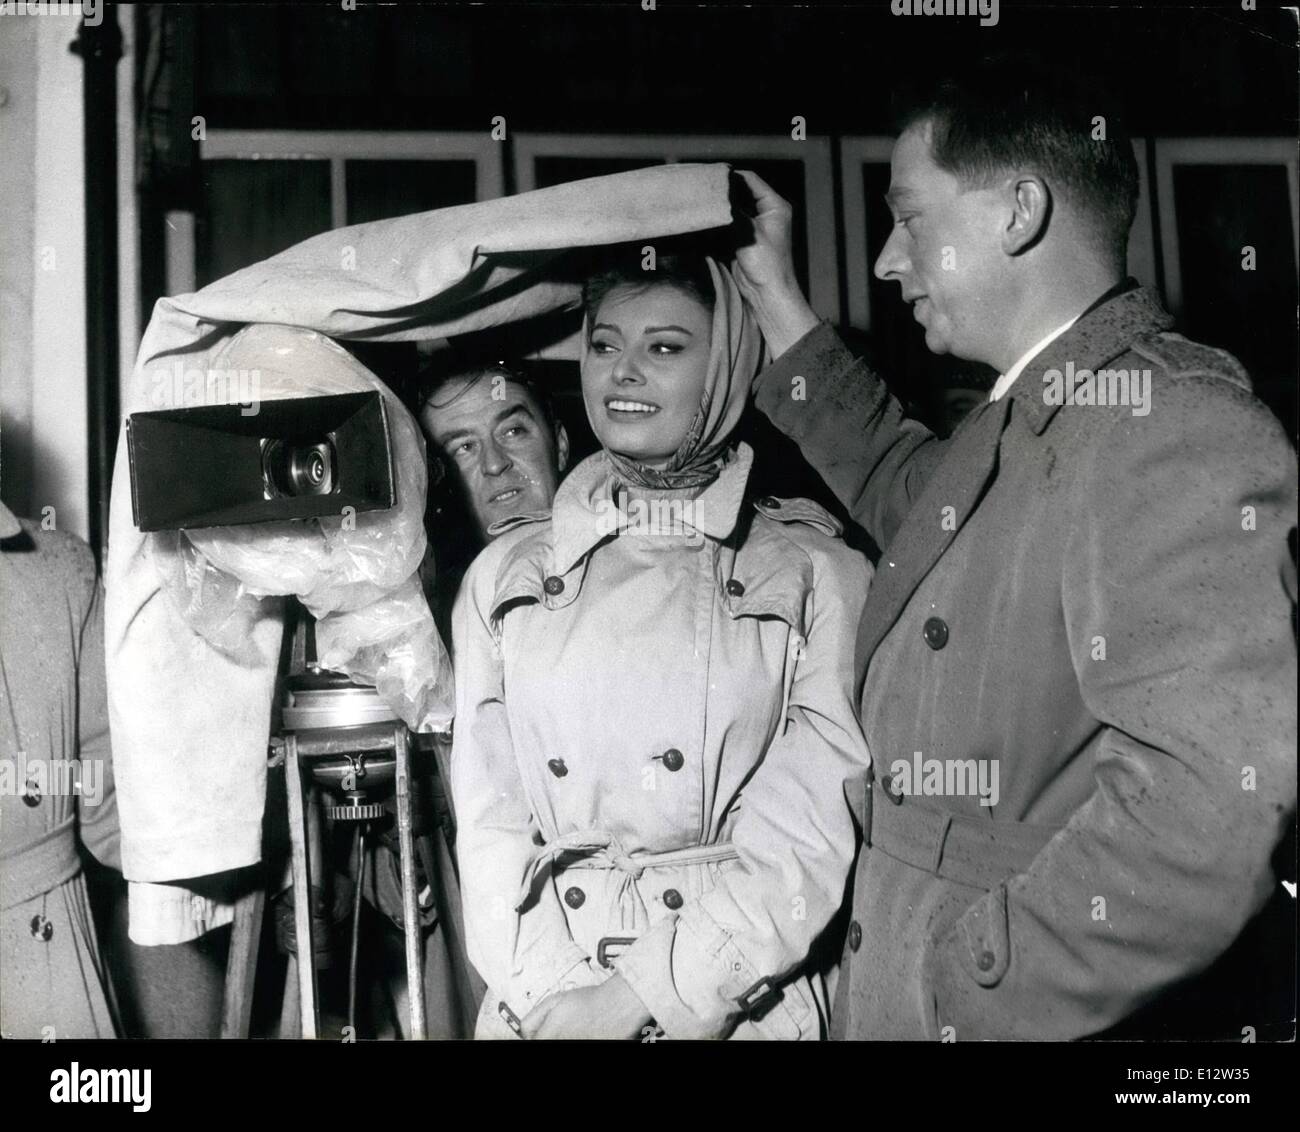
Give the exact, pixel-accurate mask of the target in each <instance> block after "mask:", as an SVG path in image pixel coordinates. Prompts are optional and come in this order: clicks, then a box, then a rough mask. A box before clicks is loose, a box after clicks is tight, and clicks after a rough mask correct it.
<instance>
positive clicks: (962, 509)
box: [854, 397, 1010, 695]
mask: <svg viewBox="0 0 1300 1132" xmlns="http://www.w3.org/2000/svg"><path fill="white" fill-rule="evenodd" d="M1009 404H1010V399H1009V398H1007V397H1002V398H1000V399H999V400H997V401H992V402H985V403H984V404H983V405H981V406H979V408H977V409H976V410H975V412H974V413H972V414H971V416H970V417H968V418H967V420H966V421H965V423H964V424H963V425H962V427H961V429H960V430H959V431H958V432H957V433H956V435H955V436H954V437H953V438H952V441H951V443H950V446H949V449H948V452H947V453H946V454H945V456H944V458H943V460H942V461H941V462H940V464H939V466H938V468H936V469H935V471H934V473H933V475H932V476H931V477H930V482H929V483H928V484H926V486H925V490H924V491H923V492H922V493H921V498H920V499H918V500H917V502H916V505H915V506H914V507H913V508H912V511H911V513H910V514H909V515H908V519H907V522H905V523H904V524H903V526H902V528H901V529H900V530H899V532H898V534H897V536H896V537H895V538H894V541H893V542H892V543H891V544H890V545H889V547H888V548H887V549H886V550H885V552H884V553H883V554H882V555H881V557H880V565H879V566H878V567H877V570H876V576H875V579H874V580H873V581H872V584H871V590H870V592H869V593H868V596H867V604H866V608H865V609H864V610H863V611H862V621H861V623H860V624H859V625H858V640H857V649H856V657H855V662H856V663H855V669H854V670H855V671H856V672H857V673H858V694H859V695H861V692H862V683H863V680H864V679H865V676H866V667H867V663H868V662H869V661H870V660H871V657H872V655H873V654H874V653H875V651H876V649H877V648H878V647H879V645H880V642H881V641H882V640H884V638H885V634H886V633H888V632H889V630H890V629H892V628H893V626H894V622H896V621H897V620H898V618H899V616H900V615H901V614H902V612H903V607H904V606H906V605H907V603H908V600H909V599H910V598H911V596H912V594H913V593H914V592H915V591H916V587H917V586H919V585H920V584H921V579H923V578H924V577H925V576H926V574H928V573H929V572H930V570H931V569H932V568H933V566H934V564H935V563H936V562H937V561H938V560H939V556H940V555H941V554H943V552H944V551H945V550H947V549H948V544H949V543H951V542H952V540H953V539H954V538H955V537H956V535H957V532H958V531H959V530H961V528H962V526H963V524H965V522H966V520H967V519H968V518H969V517H970V515H971V513H972V512H973V511H974V510H975V506H976V504H978V503H979V500H980V497H981V496H982V495H983V494H984V488H985V486H986V485H987V484H988V481H989V479H990V477H991V476H992V475H993V472H994V470H995V469H996V468H997V457H998V443H999V441H1000V440H1001V438H1002V429H1003V427H1004V426H1005V425H1006V420H1007V407H1008V405H1009ZM945 507H951V508H953V511H952V512H951V515H952V521H950V522H945V521H944V520H945V514H946V513H945V511H944V508H945Z"/></svg>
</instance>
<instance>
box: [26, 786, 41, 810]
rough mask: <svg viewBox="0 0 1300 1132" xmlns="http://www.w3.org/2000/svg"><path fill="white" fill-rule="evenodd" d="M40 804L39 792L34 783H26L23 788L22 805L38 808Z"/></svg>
mask: <svg viewBox="0 0 1300 1132" xmlns="http://www.w3.org/2000/svg"><path fill="white" fill-rule="evenodd" d="M40 804H41V791H40V788H39V787H38V786H37V785H36V783H34V782H31V781H28V782H27V784H26V785H25V786H24V787H23V805H24V806H39V805H40Z"/></svg>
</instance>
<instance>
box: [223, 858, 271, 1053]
mask: <svg viewBox="0 0 1300 1132" xmlns="http://www.w3.org/2000/svg"><path fill="white" fill-rule="evenodd" d="M265 907H266V889H265V888H264V887H263V885H262V881H261V880H260V879H259V880H258V882H257V884H256V886H255V887H254V888H252V889H251V890H249V891H248V892H246V893H244V894H243V895H242V896H241V897H239V899H238V900H237V901H236V902H235V924H234V927H233V928H232V929H231V932H230V956H229V958H228V959H227V960H226V989H225V992H224V996H223V1002H222V1006H221V1036H222V1037H223V1038H246V1037H248V1023H249V1018H250V1017H251V1016H252V1013H253V983H254V980H255V979H256V976H257V947H258V944H259V942H260V941H261V938H262V911H263V909H264V908H265Z"/></svg>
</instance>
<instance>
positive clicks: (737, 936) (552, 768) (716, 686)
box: [452, 445, 871, 1038]
mask: <svg viewBox="0 0 1300 1132" xmlns="http://www.w3.org/2000/svg"><path fill="white" fill-rule="evenodd" d="M751 459H752V453H751V452H750V451H749V449H748V448H747V447H746V446H744V445H741V446H740V448H739V450H738V451H737V452H736V453H735V454H733V455H732V456H731V458H730V459H729V460H728V462H727V464H726V466H725V467H724V469H723V471H722V473H721V474H720V476H719V477H718V479H717V480H715V481H714V482H713V483H712V484H710V485H708V486H707V487H706V488H704V489H699V488H696V489H687V490H679V491H675V492H659V493H656V500H658V501H659V506H658V509H657V510H654V509H651V508H650V507H648V506H647V505H646V503H645V501H644V500H643V499H639V498H638V495H640V494H643V493H637V494H636V495H633V494H631V493H628V492H627V489H625V488H621V489H620V485H617V484H616V483H615V482H614V480H613V475H612V473H611V470H610V467H609V464H608V463H607V461H606V459H605V456H604V454H603V453H597V454H596V455H594V456H592V457H591V458H589V459H588V460H586V461H584V462H583V463H582V464H581V465H579V466H578V467H577V468H576V469H575V470H574V471H573V473H572V474H571V475H570V476H569V478H568V479H567V480H566V481H565V482H564V484H563V485H562V486H561V488H560V491H559V493H558V494H557V496H556V499H555V503H554V507H553V510H552V512H551V515H550V516H549V517H548V516H545V515H538V516H535V517H524V518H520V519H515V520H512V521H511V522H512V523H513V524H514V526H513V527H512V528H511V529H509V530H507V531H506V532H505V533H503V534H501V535H500V536H499V537H498V538H497V539H496V541H494V542H493V543H492V544H490V545H489V546H488V548H487V549H486V550H485V551H484V552H483V554H482V555H480V557H479V558H478V559H477V560H476V561H475V563H474V565H473V566H472V567H471V569H470V571H469V572H468V574H467V575H466V578H465V582H464V584H463V586H462V588H461V591H460V595H459V598H458V601H457V608H456V611H455V614H454V636H455V654H456V663H457V712H456V724H455V742H454V746H453V753H452V787H453V793H454V798H455V805H456V811H457V821H458V826H459V835H458V836H459V841H458V853H459V856H460V867H461V879H462V885H463V894H464V901H465V916H466V929H467V935H468V938H469V947H470V957H471V960H472V961H473V962H474V964H475V965H476V966H477V968H478V970H479V972H480V974H481V975H482V976H483V977H484V979H485V980H486V981H487V983H488V986H489V990H488V995H487V997H486V999H485V1000H484V1004H483V1009H482V1011H481V1012H480V1016H479V1026H478V1033H479V1035H480V1036H503V1037H508V1036H511V1034H512V1033H514V1032H516V1028H517V1024H518V1022H517V1020H518V1019H522V1018H523V1017H525V1016H526V1015H527V1013H528V1012H529V1011H530V1010H531V1009H532V1008H533V1007H534V1006H536V1005H537V1004H538V1003H539V1002H540V1001H541V1000H542V999H543V998H545V997H546V996H547V995H549V994H551V993H553V992H555V991H558V990H564V989H569V988H572V987H576V986H585V985H593V984H596V983H599V982H601V981H602V980H603V979H605V978H608V977H609V976H610V975H611V974H612V973H613V971H614V970H615V969H616V970H617V971H618V972H619V973H620V974H622V975H623V976H624V978H625V979H626V980H627V981H628V982H629V983H630V984H631V986H632V988H633V989H634V990H635V991H636V993H637V994H638V995H639V996H640V997H641V999H642V1000H643V1001H644V1003H645V1004H646V1007H647V1009H648V1011H649V1012H650V1013H651V1014H652V1016H653V1017H654V1019H655V1022H656V1023H657V1025H658V1027H659V1028H660V1029H661V1030H662V1031H663V1034H664V1036H667V1037H670V1038H702V1037H707V1038H713V1037H727V1036H731V1035H733V1034H734V1035H735V1036H737V1037H773V1038H816V1037H818V1036H820V1035H821V1034H822V1033H823V1032H824V1029H825V1014H826V1001H827V999H826V990H827V988H826V987H825V985H824V980H823V978H822V976H821V975H820V974H818V973H817V972H815V971H812V970H810V969H808V965H807V964H805V960H806V959H807V957H808V953H809V949H810V946H811V945H812V944H813V942H814V941H815V940H816V939H817V937H818V936H819V934H820V933H821V932H822V931H823V930H824V929H825V928H826V926H827V924H828V922H829V921H830V920H831V918H832V916H833V915H834V913H835V912H836V910H837V909H838V908H839V906H840V904H841V901H842V899H843V896H844V891H845V881H846V878H847V876H848V871H849V868H850V866H851V864H852V860H853V856H854V851H855V841H856V836H857V834H856V829H855V826H854V823H853V817H852V814H851V811H850V808H849V806H848V804H847V803H846V801H845V793H844V792H845V784H846V783H847V782H848V781H850V780H852V779H855V778H861V777H862V776H863V775H864V774H865V773H866V770H867V766H868V755H867V751H866V746H865V743H864V740H863V738H862V734H861V731H860V729H859V725H858V722H857V719H856V716H855V713H854V709H853V703H852V692H853V688H852V684H853V635H854V630H855V626H856V625H857V622H858V618H859V614H860V612H861V607H862V604H863V601H864V598H865V595H866V592H867V584H868V581H869V578H870V573H871V567H870V566H869V564H868V563H867V562H866V560H865V559H864V558H863V557H862V556H861V555H859V554H858V553H856V552H855V551H852V550H850V549H849V548H848V547H846V546H845V545H844V544H843V542H841V541H840V539H839V538H838V537H837V535H838V526H837V524H836V522H835V520H834V519H833V518H832V517H831V516H829V515H828V514H827V513H826V512H825V511H824V510H822V508H820V507H819V506H817V505H816V504H814V503H811V502H809V501H807V500H801V499H793V500H774V499H765V500H759V501H758V502H757V503H749V502H746V501H745V500H744V489H745V483H746V480H747V478H748V474H749V468H750V462H751ZM692 496H694V498H691V497H692ZM665 500H667V501H669V505H668V506H667V507H665V506H664V505H663V501H665ZM646 1036H650V1035H649V1034H647V1035H646ZM656 1036H657V1035H656Z"/></svg>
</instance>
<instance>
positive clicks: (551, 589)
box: [542, 574, 564, 597]
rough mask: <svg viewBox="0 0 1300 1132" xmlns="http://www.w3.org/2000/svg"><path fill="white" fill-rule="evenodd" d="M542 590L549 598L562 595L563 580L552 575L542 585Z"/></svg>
mask: <svg viewBox="0 0 1300 1132" xmlns="http://www.w3.org/2000/svg"><path fill="white" fill-rule="evenodd" d="M542 589H544V590H545V591H546V592H547V593H548V594H550V595H551V597H555V595H556V594H562V593H564V579H563V578H560V577H557V576H556V575H554V574H552V575H551V576H550V577H548V578H547V579H546V581H544V582H543V583H542Z"/></svg>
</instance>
